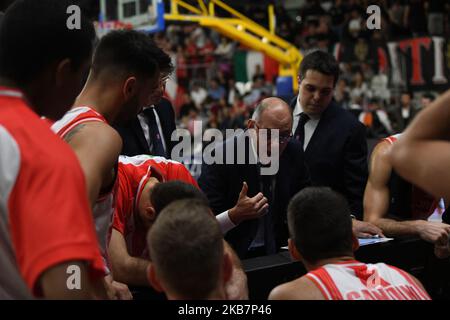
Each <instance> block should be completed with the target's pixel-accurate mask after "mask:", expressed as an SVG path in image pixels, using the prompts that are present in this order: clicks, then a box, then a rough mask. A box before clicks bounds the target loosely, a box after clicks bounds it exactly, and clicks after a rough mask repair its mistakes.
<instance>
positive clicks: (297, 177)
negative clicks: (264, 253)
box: [198, 134, 310, 258]
mask: <svg viewBox="0 0 450 320" xmlns="http://www.w3.org/2000/svg"><path fill="white" fill-rule="evenodd" d="M246 140H247V139H245V135H243V134H242V135H239V136H237V137H234V138H232V139H229V140H227V141H225V142H224V143H221V144H219V145H218V146H217V147H216V150H217V152H219V153H221V152H223V154H226V146H227V145H229V144H231V143H233V142H234V143H235V152H234V155H235V156H234V160H236V155H237V152H236V145H237V144H238V143H239V142H243V143H244V144H245V146H246V148H247V149H246V150H247V152H252V151H251V149H249V148H251V147H250V145H249V142H248V141H247V142H246ZM221 150H223V151H221ZM221 154H222V153H221ZM224 159H226V158H224ZM224 162H225V161H224ZM234 163H236V162H234ZM245 163H246V164H212V165H207V164H205V163H204V164H203V166H202V173H201V176H200V178H199V181H198V182H199V185H200V188H201V189H202V190H203V192H204V193H205V194H206V196H207V197H208V200H209V203H210V206H211V208H212V210H213V212H214V214H216V215H217V214H219V213H221V212H224V211H225V210H228V209H231V208H232V207H234V206H235V204H236V201H237V199H238V198H239V193H240V191H241V189H242V183H243V182H244V181H246V182H247V185H248V193H247V195H248V196H249V197H253V196H255V195H256V194H257V193H258V192H260V191H261V190H260V189H261V188H260V176H259V168H258V165H256V164H250V162H249V161H248V159H247V161H245ZM275 179H276V180H275V181H276V183H275V190H274V192H273V197H274V199H273V204H272V207H271V216H272V218H273V220H272V226H273V228H274V234H275V240H276V244H277V248H280V247H281V246H286V245H287V239H288V231H287V216H286V209H287V205H288V203H289V200H290V199H291V197H292V196H293V195H295V194H296V193H297V192H298V191H300V190H301V189H303V188H304V187H305V186H307V185H309V184H310V181H309V174H308V172H307V169H306V166H305V165H304V159H303V152H302V150H301V147H300V146H299V144H298V143H297V142H296V141H291V142H290V143H289V144H288V145H287V147H286V149H285V151H284V152H283V154H282V155H281V157H280V163H279V171H278V173H277V175H276V178H275ZM257 229H258V220H257V219H254V220H247V221H244V222H242V223H241V224H240V225H238V226H236V227H235V228H234V229H232V230H230V231H229V232H228V233H227V234H226V236H225V239H226V240H228V241H229V243H230V245H231V246H232V247H233V248H234V249H235V250H236V252H237V254H238V255H239V257H240V258H245V256H246V254H247V250H248V248H249V246H250V244H251V242H252V241H253V239H254V238H255V236H256V232H257Z"/></svg>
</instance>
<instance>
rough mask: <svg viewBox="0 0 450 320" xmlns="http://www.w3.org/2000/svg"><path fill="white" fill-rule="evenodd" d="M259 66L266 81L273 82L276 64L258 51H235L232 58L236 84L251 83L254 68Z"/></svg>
mask: <svg viewBox="0 0 450 320" xmlns="http://www.w3.org/2000/svg"><path fill="white" fill-rule="evenodd" d="M257 65H259V66H261V70H262V72H263V73H264V74H265V76H266V81H268V82H274V78H275V77H276V76H278V66H279V64H278V62H277V61H276V60H274V59H272V58H270V57H269V56H267V55H265V54H264V53H262V52H260V51H236V53H235V54H234V57H233V66H234V78H235V80H236V82H248V81H252V78H253V75H254V74H255V70H256V66H257Z"/></svg>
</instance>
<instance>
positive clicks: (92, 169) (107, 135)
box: [69, 122, 122, 205]
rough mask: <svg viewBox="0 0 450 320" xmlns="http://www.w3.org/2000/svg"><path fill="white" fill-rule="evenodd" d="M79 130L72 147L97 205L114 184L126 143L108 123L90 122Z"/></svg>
mask: <svg viewBox="0 0 450 320" xmlns="http://www.w3.org/2000/svg"><path fill="white" fill-rule="evenodd" d="M78 127H79V126H78ZM78 127H76V128H74V129H73V130H72V131H75V133H73V134H72V135H71V136H70V140H69V144H70V145H71V147H72V149H73V150H74V151H75V154H76V155H77V157H78V160H79V161H80V164H81V167H82V169H83V172H84V174H85V177H86V183H87V189H88V196H89V200H90V203H91V205H93V204H95V202H96V200H97V199H98V196H99V192H100V190H101V189H102V188H105V187H108V186H110V185H111V184H112V183H113V181H114V178H115V177H114V172H113V169H114V165H115V163H116V162H117V159H118V157H119V155H120V151H121V149H122V139H121V138H120V135H119V134H118V133H117V132H116V131H115V130H114V129H113V128H111V127H110V126H109V125H106V124H104V123H100V122H90V123H86V124H84V126H83V127H81V128H78Z"/></svg>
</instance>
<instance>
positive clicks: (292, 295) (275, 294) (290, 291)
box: [269, 276, 324, 300]
mask: <svg viewBox="0 0 450 320" xmlns="http://www.w3.org/2000/svg"><path fill="white" fill-rule="evenodd" d="M323 299H324V298H323V295H322V293H321V292H320V290H319V289H318V288H317V286H316V285H315V284H314V283H313V282H312V281H311V280H310V279H309V278H308V277H306V276H303V277H300V278H298V279H295V280H293V281H290V282H286V283H283V284H281V285H279V286H277V287H275V288H274V289H273V290H272V291H271V292H270V295H269V300H323Z"/></svg>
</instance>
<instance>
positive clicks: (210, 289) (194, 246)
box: [147, 200, 232, 300]
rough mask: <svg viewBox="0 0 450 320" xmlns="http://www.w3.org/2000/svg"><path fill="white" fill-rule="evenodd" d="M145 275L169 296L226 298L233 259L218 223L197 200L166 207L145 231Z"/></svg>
mask: <svg viewBox="0 0 450 320" xmlns="http://www.w3.org/2000/svg"><path fill="white" fill-rule="evenodd" d="M147 239H148V240H147V241H148V247H149V251H150V256H151V259H152V264H151V265H150V268H149V275H148V278H149V280H150V282H151V284H152V286H153V287H154V288H157V289H159V290H160V291H164V292H165V293H166V296H167V298H168V299H219V300H224V299H226V298H227V295H226V290H225V284H226V283H227V282H228V281H229V279H230V278H231V274H232V262H231V258H230V256H229V255H228V254H227V253H226V252H225V249H224V241H223V237H222V233H221V231H220V228H219V225H218V223H217V221H216V219H214V217H213V216H212V215H211V214H210V211H209V208H208V206H207V205H205V204H204V203H203V202H199V201H197V200H180V201H175V202H173V203H172V204H170V205H169V206H167V207H166V208H165V209H164V210H163V211H162V212H161V215H160V217H158V219H157V220H156V222H155V224H154V225H153V227H152V229H151V230H150V232H149V234H148V238H147Z"/></svg>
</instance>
